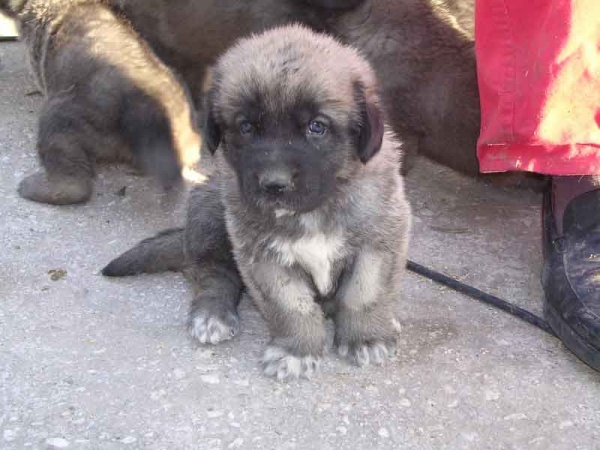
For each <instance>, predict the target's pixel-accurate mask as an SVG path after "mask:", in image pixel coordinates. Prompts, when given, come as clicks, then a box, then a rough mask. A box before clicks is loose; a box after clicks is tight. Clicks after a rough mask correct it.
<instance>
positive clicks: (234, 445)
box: [227, 438, 244, 448]
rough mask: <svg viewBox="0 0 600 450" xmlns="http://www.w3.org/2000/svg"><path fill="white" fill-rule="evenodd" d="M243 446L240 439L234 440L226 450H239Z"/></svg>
mask: <svg viewBox="0 0 600 450" xmlns="http://www.w3.org/2000/svg"><path fill="white" fill-rule="evenodd" d="M243 444H244V440H243V439H242V438H236V439H235V440H234V441H233V442H232V443H231V444H229V445H228V446H227V448H240V447H241V446H242V445H243Z"/></svg>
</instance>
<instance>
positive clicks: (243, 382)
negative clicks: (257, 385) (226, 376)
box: [233, 380, 250, 386]
mask: <svg viewBox="0 0 600 450" xmlns="http://www.w3.org/2000/svg"><path fill="white" fill-rule="evenodd" d="M233 384H237V385H238V386H250V380H235V381H234V382H233Z"/></svg>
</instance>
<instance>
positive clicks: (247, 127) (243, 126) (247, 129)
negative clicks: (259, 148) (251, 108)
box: [239, 120, 254, 135]
mask: <svg viewBox="0 0 600 450" xmlns="http://www.w3.org/2000/svg"><path fill="white" fill-rule="evenodd" d="M239 128H240V133H242V134H246V135H248V134H251V133H253V132H254V125H252V124H251V123H250V121H248V120H244V121H242V122H240V124H239Z"/></svg>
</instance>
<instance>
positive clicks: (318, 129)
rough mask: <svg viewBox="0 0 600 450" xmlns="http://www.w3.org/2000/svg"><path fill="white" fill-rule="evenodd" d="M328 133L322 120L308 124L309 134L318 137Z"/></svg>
mask: <svg viewBox="0 0 600 450" xmlns="http://www.w3.org/2000/svg"><path fill="white" fill-rule="evenodd" d="M326 131H327V125H325V124H324V123H323V122H321V121H320V120H313V121H312V122H311V123H309V124H308V132H309V133H310V134H316V135H317V136H322V135H324V134H325V132H326Z"/></svg>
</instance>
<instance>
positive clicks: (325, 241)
mask: <svg viewBox="0 0 600 450" xmlns="http://www.w3.org/2000/svg"><path fill="white" fill-rule="evenodd" d="M344 245H345V239H344V237H343V236H342V235H341V234H340V233H337V234H323V233H316V234H310V235H307V236H304V237H302V238H300V239H297V240H287V239H275V240H274V241H273V242H272V243H271V244H270V245H269V247H270V248H271V249H272V250H274V251H275V252H276V253H277V255H278V258H279V261H280V263H281V264H284V265H286V266H291V265H293V264H299V265H300V266H302V268H303V269H304V270H306V271H307V272H308V273H309V274H310V275H311V276H312V279H313V281H314V283H315V285H316V286H317V289H318V290H319V293H320V294H321V295H325V294H328V293H329V292H330V290H331V288H332V285H333V278H332V273H331V270H332V268H333V264H334V263H335V262H336V261H338V260H339V259H340V258H342V257H343V256H344V255H345V253H346V251H345V248H344Z"/></svg>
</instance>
